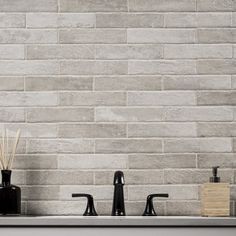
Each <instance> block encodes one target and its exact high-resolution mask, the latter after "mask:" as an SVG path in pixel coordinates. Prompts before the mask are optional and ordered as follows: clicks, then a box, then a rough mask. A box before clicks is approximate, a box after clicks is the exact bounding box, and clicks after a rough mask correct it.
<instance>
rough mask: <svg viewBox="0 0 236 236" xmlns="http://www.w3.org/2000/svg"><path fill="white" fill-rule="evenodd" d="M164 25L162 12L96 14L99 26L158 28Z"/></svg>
mask: <svg viewBox="0 0 236 236" xmlns="http://www.w3.org/2000/svg"><path fill="white" fill-rule="evenodd" d="M163 26H164V16H163V15H162V14H143V13H138V14H134V13H109V14H96V27H97V28H106V27H108V28H155V27H157V28H158V27H163Z"/></svg>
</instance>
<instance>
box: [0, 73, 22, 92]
mask: <svg viewBox="0 0 236 236" xmlns="http://www.w3.org/2000/svg"><path fill="white" fill-rule="evenodd" d="M0 90H2V91H22V90H24V77H22V76H1V77H0Z"/></svg>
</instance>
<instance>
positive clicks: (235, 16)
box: [232, 12, 236, 26]
mask: <svg viewBox="0 0 236 236" xmlns="http://www.w3.org/2000/svg"><path fill="white" fill-rule="evenodd" d="M232 26H236V12H233V13H232Z"/></svg>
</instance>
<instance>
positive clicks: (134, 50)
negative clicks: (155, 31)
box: [96, 44, 232, 60]
mask: <svg viewBox="0 0 236 236" xmlns="http://www.w3.org/2000/svg"><path fill="white" fill-rule="evenodd" d="M231 50H232V48H231ZM162 57H163V46H162V45H159V44H141V45H140V44H132V45H120V44H119V45H117V44H116V45H98V46H97V47H96V58H97V59H149V60H150V59H160V58H162Z"/></svg>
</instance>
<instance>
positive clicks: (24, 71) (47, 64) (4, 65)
mask: <svg viewBox="0 0 236 236" xmlns="http://www.w3.org/2000/svg"><path fill="white" fill-rule="evenodd" d="M52 74H54V75H56V74H59V63H58V62H56V61H36V60H35V61H28V60H16V61H14V60H9V61H0V75H52Z"/></svg>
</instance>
